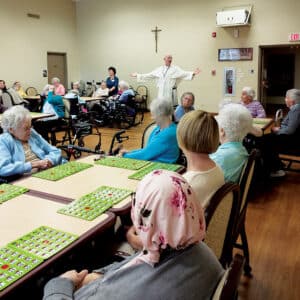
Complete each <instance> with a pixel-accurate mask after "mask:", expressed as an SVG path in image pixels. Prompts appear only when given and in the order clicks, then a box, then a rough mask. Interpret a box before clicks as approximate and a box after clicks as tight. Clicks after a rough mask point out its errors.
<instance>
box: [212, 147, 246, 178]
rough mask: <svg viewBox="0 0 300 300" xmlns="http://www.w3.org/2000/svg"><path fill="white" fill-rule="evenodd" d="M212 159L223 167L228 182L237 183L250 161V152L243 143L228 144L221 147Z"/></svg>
mask: <svg viewBox="0 0 300 300" xmlns="http://www.w3.org/2000/svg"><path fill="white" fill-rule="evenodd" d="M210 158H211V159H212V160H214V161H215V163H217V164H218V165H219V166H220V167H221V169H222V170H223V172H224V177H225V181H226V182H228V181H232V182H236V183H237V182H238V181H239V178H240V174H241V172H242V170H243V167H244V165H245V163H246V161H247V159H248V152H247V150H246V149H245V147H244V146H243V144H242V143H241V142H228V143H224V144H222V145H220V146H219V148H218V150H217V151H216V152H215V153H213V154H211V155H210Z"/></svg>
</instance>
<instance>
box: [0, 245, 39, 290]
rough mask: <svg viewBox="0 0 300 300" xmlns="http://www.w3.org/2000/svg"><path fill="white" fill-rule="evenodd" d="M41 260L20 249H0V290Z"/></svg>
mask: <svg viewBox="0 0 300 300" xmlns="http://www.w3.org/2000/svg"><path fill="white" fill-rule="evenodd" d="M42 262H43V260H42V259H41V258H38V257H36V256H34V255H31V254H29V253H26V252H24V251H22V250H20V249H14V248H11V247H4V248H1V249H0V291H1V290H3V289H5V288H6V287H7V286H9V285H11V284H12V283H13V282H15V281H17V280H18V279H20V278H21V277H23V276H24V275H25V274H26V273H28V272H29V271H31V270H32V269H34V268H35V267H36V266H37V265H39V264H41V263H42Z"/></svg>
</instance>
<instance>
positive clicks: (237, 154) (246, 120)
mask: <svg viewBox="0 0 300 300" xmlns="http://www.w3.org/2000/svg"><path fill="white" fill-rule="evenodd" d="M216 119H217V122H218V125H219V136H220V143H221V145H220V146H219V148H218V150H217V151H216V152H215V153H213V154H211V155H210V158H211V159H212V160H214V161H215V162H216V163H217V164H218V165H219V166H220V167H221V168H222V170H223V172H224V176H225V181H226V182H227V181H232V182H238V180H239V178H240V174H241V171H242V169H243V166H244V164H245V162H246V161H247V159H248V152H247V150H246V149H245V147H244V146H243V144H242V142H243V139H244V137H245V136H246V135H247V134H248V133H249V132H253V127H252V122H253V121H252V117H251V114H250V112H249V111H248V110H247V109H246V108H245V107H243V106H242V105H240V104H227V105H225V106H224V107H223V109H221V111H220V113H219V115H218V116H217V117H216Z"/></svg>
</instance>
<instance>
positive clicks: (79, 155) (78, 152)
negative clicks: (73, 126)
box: [73, 150, 82, 159]
mask: <svg viewBox="0 0 300 300" xmlns="http://www.w3.org/2000/svg"><path fill="white" fill-rule="evenodd" d="M81 154H82V153H81V151H78V150H75V151H74V152H73V156H74V158H75V159H77V158H80V157H81Z"/></svg>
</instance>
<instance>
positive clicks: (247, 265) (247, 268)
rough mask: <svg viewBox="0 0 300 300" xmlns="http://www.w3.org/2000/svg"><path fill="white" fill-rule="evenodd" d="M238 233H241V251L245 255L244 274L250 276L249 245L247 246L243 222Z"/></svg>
mask: <svg viewBox="0 0 300 300" xmlns="http://www.w3.org/2000/svg"><path fill="white" fill-rule="evenodd" d="M240 235H241V240H242V247H243V252H244V256H245V265H244V274H245V275H246V276H248V277H252V274H251V270H252V268H251V267H250V255H249V247H248V240H247V234H246V228H245V224H243V226H242V228H241V232H240Z"/></svg>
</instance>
